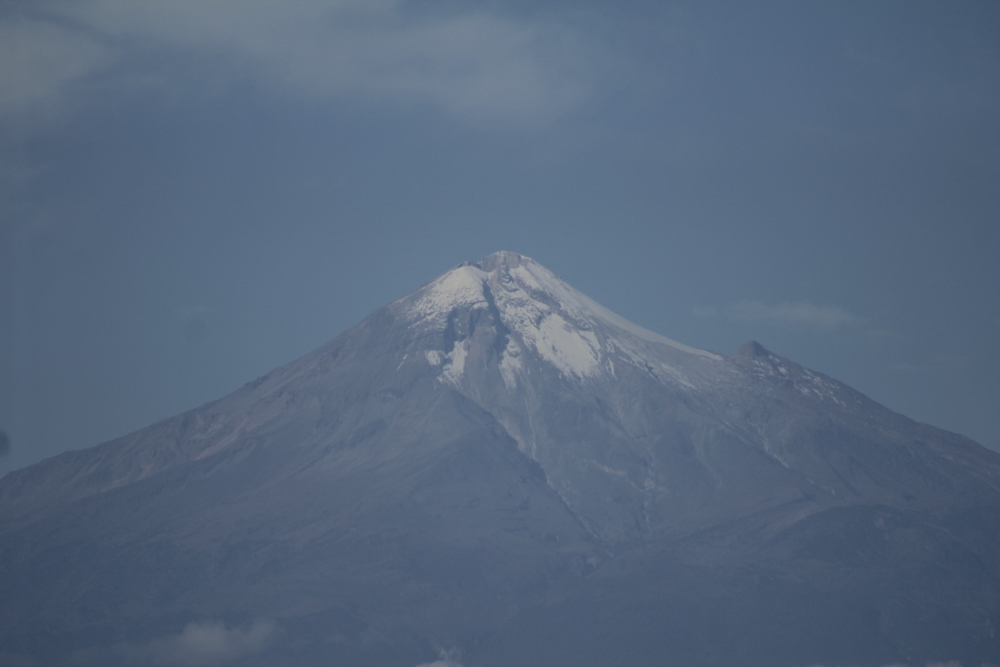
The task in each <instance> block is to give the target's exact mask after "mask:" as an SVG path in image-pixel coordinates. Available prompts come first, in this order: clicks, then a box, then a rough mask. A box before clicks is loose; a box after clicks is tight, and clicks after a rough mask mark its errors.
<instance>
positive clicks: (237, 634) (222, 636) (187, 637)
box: [115, 621, 276, 667]
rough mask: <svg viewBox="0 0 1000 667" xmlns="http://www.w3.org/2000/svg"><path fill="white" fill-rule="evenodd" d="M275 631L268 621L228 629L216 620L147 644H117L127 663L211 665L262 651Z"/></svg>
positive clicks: (169, 666) (180, 666) (185, 666)
mask: <svg viewBox="0 0 1000 667" xmlns="http://www.w3.org/2000/svg"><path fill="white" fill-rule="evenodd" d="M275 634H276V630H275V626H274V624H273V623H270V622H268V621H257V622H256V623H254V624H253V625H251V626H250V627H248V628H238V627H237V628H228V627H226V626H225V625H224V624H222V623H219V622H213V621H207V622H202V623H188V624H187V625H186V626H184V629H183V630H181V632H180V633H179V634H176V635H167V636H165V637H160V638H158V639H154V640H153V641H151V642H149V643H148V644H141V645H136V644H120V645H118V646H117V647H116V649H115V653H117V654H118V656H119V657H120V658H122V659H123V660H124V661H125V662H126V663H127V664H137V665H155V666H156V667H211V666H214V665H223V664H226V663H228V662H232V661H233V660H236V659H239V658H245V657H246V656H249V655H253V654H255V653H259V652H260V651H262V650H263V649H264V648H265V647H266V646H267V645H268V644H269V643H270V642H271V641H272V640H273V639H274V636H275Z"/></svg>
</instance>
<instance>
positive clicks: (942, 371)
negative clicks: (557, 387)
mask: <svg viewBox="0 0 1000 667" xmlns="http://www.w3.org/2000/svg"><path fill="white" fill-rule="evenodd" d="M998 118H1000V7H998V6H996V5H994V4H992V3H977V2H949V3H944V2H938V3H930V2H880V3H869V2H814V3H801V2H754V3H721V2H663V3H641V2H621V3H613V4H612V3H606V2H579V1H575V2H548V3H526V2H517V1H502V0H498V1H491V2H480V3H475V4H473V5H471V6H470V5H468V4H466V3H456V2H448V1H446V0H442V1H439V2H423V3H414V2H399V1H395V0H379V1H377V2H376V1H371V0H367V1H364V2H362V1H357V2H354V1H351V0H337V1H332V2H316V1H306V0H291V1H286V2H282V3H269V2H237V1H226V0H214V1H205V2H198V3H176V2H170V1H168V0H144V2H141V3H137V2H132V1H130V0H93V1H91V0H83V1H79V2H68V1H58V0H51V1H49V0H36V1H31V2H20V1H17V0H13V1H8V2H6V3H4V5H3V7H2V8H0V216H2V217H0V454H2V453H4V451H5V450H6V451H7V455H6V456H5V457H4V458H3V459H0V472H5V471H7V470H11V469H14V468H19V467H22V466H24V465H28V464H30V463H32V462H35V461H37V460H40V459H42V458H44V457H47V456H50V455H52V454H55V453H57V452H59V451H62V450H66V449H77V448H81V447H86V446H90V445H93V444H97V443H98V442H101V441H104V440H108V439H111V438H113V437H117V436H120V435H123V434H125V433H127V432H129V431H132V430H135V429H138V428H141V427H143V426H146V425H148V424H150V423H152V422H154V421H156V420H159V419H162V418H165V417H168V416H170V415H173V414H176V413H178V412H180V411H182V410H185V409H188V408H191V407H195V406H197V405H200V404H202V403H204V402H206V401H209V400H212V399H215V398H218V397H220V396H222V395H223V394H226V393H228V392H229V391H232V390H233V389H235V388H237V387H239V386H240V385H242V384H243V383H245V382H248V381H251V380H253V379H254V378H255V377H257V376H259V375H262V374H263V373H265V372H267V371H268V370H270V369H272V368H274V367H275V366H278V365H280V364H283V363H285V362H288V361H290V360H292V359H294V358H296V357H298V356H300V355H302V354H304V353H306V352H308V351H310V350H312V349H313V348H315V347H317V346H318V345H320V344H322V343H323V342H325V341H327V340H328V339H330V338H332V337H333V336H335V335H336V334H338V333H340V332H342V331H344V330H345V329H347V328H349V327H350V326H352V325H353V324H355V323H356V322H357V321H359V320H360V319H361V318H362V317H363V316H364V315H366V314H367V313H369V312H371V311H372V310H374V309H376V308H378V307H379V306H381V305H384V304H385V303H388V302H389V301H392V300H393V299H396V298H398V297H400V296H402V295H403V294H405V293H407V292H409V291H410V290H412V289H415V288H416V287H418V286H419V285H421V284H422V283H424V282H425V281H427V280H429V279H431V278H433V277H434V276H436V275H438V274H440V273H442V272H443V271H445V270H447V269H448V268H450V267H451V266H453V265H455V264H457V263H459V262H461V261H464V260H476V259H479V258H481V257H483V256H484V255H486V254H488V253H490V252H493V251H495V250H500V249H506V250H511V251H515V252H519V253H524V254H526V255H529V256H531V257H534V258H535V259H537V260H538V261H539V262H541V263H543V264H544V265H545V266H547V267H548V268H550V269H552V270H553V271H556V272H557V273H559V274H560V275H561V276H562V277H563V278H564V279H565V280H566V281H567V282H569V283H571V284H572V285H574V286H575V287H577V288H579V289H580V290H581V291H582V292H584V293H586V294H588V295H589V296H591V297H593V298H594V299H595V300H597V301H599V302H600V303H602V304H604V305H606V306H608V307H610V308H612V309H613V310H615V311H617V312H618V313H620V314H621V315H623V316H624V317H626V318H628V319H630V320H632V321H634V322H636V323H638V324H640V325H642V326H644V327H646V328H648V329H651V330H653V331H656V332H658V333H661V334H663V335H665V336H668V337H670V338H673V339H675V340H678V341H681V342H683V343H685V344H688V345H692V346H695V347H699V348H708V349H711V350H714V351H717V352H720V353H725V354H729V353H732V352H733V351H734V350H735V349H736V348H737V347H739V346H740V345H741V344H743V343H745V342H746V341H748V340H750V339H756V340H759V341H761V342H762V343H763V344H764V345H765V346H766V347H767V348H769V349H771V350H773V351H775V352H776V353H778V354H780V355H782V356H785V357H789V358H791V359H794V360H796V361H798V362H800V363H802V364H804V365H805V366H808V367H811V368H814V369H817V370H820V371H822V372H824V373H826V374H828V375H830V376H833V377H835V378H837V379H839V380H842V381H844V382H846V383H847V384H849V385H851V386H853V387H855V388H856V389H858V390H860V391H862V392H864V393H865V394H867V395H869V396H870V397H872V398H873V399H875V400H877V401H879V402H881V403H883V404H885V405H886V406H888V407H890V408H892V409H893V410H896V411H899V412H902V413H904V414H906V415H908V416H910V417H913V418H915V419H917V420H919V421H923V422H928V423H931V424H934V425H935V426H939V427H941V428H945V429H948V430H952V431H956V432H959V433H962V434H964V435H967V436H970V437H972V438H974V439H976V440H978V441H979V442H981V443H982V444H984V445H986V446H988V447H992V448H994V449H1000V411H998V410H997V409H996V403H997V397H998V396H1000V354H998V352H997V350H998V343H1000V301H998V298H997V295H998V294H1000V270H998V269H997V257H998V256H1000V224H998V221H1000V189H998V188H997V183H1000V150H998V149H1000V123H998Z"/></svg>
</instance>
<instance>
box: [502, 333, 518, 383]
mask: <svg viewBox="0 0 1000 667" xmlns="http://www.w3.org/2000/svg"><path fill="white" fill-rule="evenodd" d="M523 370H524V362H523V361H522V360H521V348H520V347H519V346H518V344H517V343H515V342H514V341H513V340H508V341H507V347H506V348H505V349H504V351H503V357H501V359H500V375H501V376H503V383H504V385H506V386H507V388H508V389H514V388H516V387H517V376H518V375H519V374H520V373H521V371H523Z"/></svg>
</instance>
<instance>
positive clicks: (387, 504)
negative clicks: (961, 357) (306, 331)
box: [0, 252, 1000, 667]
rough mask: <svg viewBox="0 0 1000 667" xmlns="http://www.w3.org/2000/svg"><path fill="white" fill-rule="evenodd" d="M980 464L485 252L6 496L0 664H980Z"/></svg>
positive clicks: (794, 369)
mask: <svg viewBox="0 0 1000 667" xmlns="http://www.w3.org/2000/svg"><path fill="white" fill-rule="evenodd" d="M998 627H1000V455H997V454H996V453H993V452H990V451H988V450H986V449H984V448H983V447H981V446H979V445H977V444H976V443H974V442H972V441H970V440H968V439H966V438H964V437H962V436H959V435H955V434H951V433H947V432H944V431H941V430H938V429H935V428H933V427H930V426H927V425H924V424H919V423H916V422H914V421H912V420H910V419H907V418H906V417H903V416H901V415H898V414H896V413H893V412H891V411H890V410H888V409H886V408H884V407H882V406H880V405H879V404H877V403H875V402H874V401H872V400H870V399H869V398H867V397H865V396H863V395H862V394H860V393H858V392H856V391H854V390H852V389H851V388H850V387H847V386H846V385H844V384H842V383H840V382H838V381H836V380H834V379H832V378H830V377H827V376H825V375H823V374H822V373H818V372H816V371H811V370H809V369H807V368H804V367H802V366H800V365H799V364H796V363H794V362H792V361H790V360H788V359H785V358H783V357H781V356H778V355H776V354H774V353H772V352H769V351H768V350H766V349H764V348H763V347H762V346H761V345H759V344H758V343H755V342H750V343H747V344H746V345H744V346H743V347H741V348H740V349H739V350H738V351H736V353H734V354H732V355H730V356H723V355H719V354H715V353H713V352H708V351H705V350H700V349H696V348H692V347H688V346H686V345H682V344H680V343H677V342H675V341H672V340H669V339H667V338H664V337H662V336H659V335H657V334H655V333H652V332H650V331H647V330H645V329H642V328H641V327H638V326H636V325H634V324H632V323H630V322H628V321H626V320H624V319H623V318H621V317H619V316H617V315H615V314H614V313H612V312H611V311H609V310H607V309H605V308H603V307H602V306H600V305H598V304H597V303H595V302H593V301H592V300H590V299H589V298H587V297H586V296H584V295H582V294H580V293H579V292H577V291H575V290H574V289H572V288H571V287H569V286H568V285H566V284H565V283H563V282H562V281H561V280H560V279H559V278H557V277H556V276H555V275H553V274H552V273H551V272H549V271H548V270H547V269H545V268H544V267H542V266H540V265H539V264H537V263H536V262H534V261H532V260H530V259H528V258H526V257H522V256H520V255H516V254H512V253H503V252H501V253H496V254H493V255H490V256H488V257H486V258H484V259H483V260H481V261H480V262H478V263H466V264H462V265H460V266H458V267H456V268H454V269H452V270H451V271H449V272H447V273H445V274H444V275H442V276H441V277H439V278H437V279H436V280H434V281H432V282H430V283H428V284H426V285H424V286H423V287H421V288H420V289H418V290H416V291H414V292H412V293H411V294H408V295H407V296H405V297H403V298H402V299H400V300H398V301H395V302H393V303H391V304H389V305H388V306H385V307H384V308H381V309H379V310H377V311H376V312H374V313H373V314H371V315H370V316H368V317H367V318H366V319H364V320H363V321H362V322H361V323H360V324H358V325H357V326H356V327H354V328H353V329H351V330H349V331H347V332H345V333H343V334H342V335H340V336H339V337H337V338H335V339H334V340H332V341H331V342H329V343H328V344H326V345H324V346H323V347H321V348H319V349H318V350H316V351H314V352H312V353H310V354H308V355H306V356H304V357H302V358H300V359H298V360H297V361H294V362H292V363H290V364H288V365H286V366H283V367H281V368H278V369H276V370H274V371H272V372H271V373H268V374H267V375H265V376H263V377H261V378H259V379H257V380H255V381H254V382H251V383H249V384H247V385H246V386H244V387H242V388H241V389H239V390H237V391H236V392H234V393H232V394H230V395H229V396H226V397H224V398H222V399H220V400H217V401H215V402H212V403H209V404H207V405H205V406H202V407H200V408H197V409H194V410H191V411H189V412H187V413H184V414H181V415H178V416H176V417H173V418H170V419H167V420H164V421H162V422H159V423H157V424H154V425H152V426H149V427H148V428H145V429H143V430H141V431H138V432H136V433H133V434H130V435H127V436H125V437H123V438H120V439H118V440H114V441H111V442H108V443H104V444H101V445H98V446H96V447H92V448H89V449H84V450H79V451H74V452H69V453H65V454H62V455H59V456H56V457H54V458H51V459H49V460H47V461H43V462H41V463H39V464H36V465H33V466H30V467H28V468H25V469H22V470H19V471H15V472H13V473H10V474H8V475H7V476H6V477H4V478H3V479H2V480H0V665H3V664H9V665H46V666H48V665H132V664H136V665H178V666H179V665H223V664H226V665H251V666H253V665H285V664H287V665H304V666H311V665H324V666H325V665H347V666H362V667H363V666H369V665H371V666H373V667H374V666H379V667H416V666H418V665H435V667H456V666H458V665H461V666H463V667H501V666H505V667H509V666H510V665H518V666H522V667H531V666H535V665H538V666H543V665H544V666H547V667H551V666H561V665H567V666H579V667H586V666H590V665H593V666H598V665H601V666H605V665H685V666H698V665H705V666H708V665H746V666H758V665H759V666H761V667H763V666H767V667H775V666H781V665H787V666H789V667H794V666H804V665H819V664H822V665H830V666H832V665H848V664H850V665H860V666H866V665H872V666H875V665H888V664H897V665H899V664H907V665H925V664H928V663H934V662H945V661H960V662H961V663H962V664H965V665H980V664H988V663H1000V638H998V637H997V632H996V631H997V628H998Z"/></svg>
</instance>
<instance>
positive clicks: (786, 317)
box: [694, 299, 868, 332]
mask: <svg viewBox="0 0 1000 667" xmlns="http://www.w3.org/2000/svg"><path fill="white" fill-rule="evenodd" d="M694 314H695V315H696V316H698V317H709V318H711V317H723V318H725V319H729V320H735V321H738V322H755V323H763V324H769V325H773V326H777V327H782V328H808V329H814V330H817V331H821V332H828V331H833V330H837V329H862V328H867V327H868V323H867V322H866V320H864V319H862V318H860V317H858V316H857V315H855V314H853V313H852V312H850V311H849V310H847V309H846V308H842V307H840V306H817V305H815V304H813V303H810V302H809V301H795V302H791V303H789V302H786V303H779V304H776V305H769V304H766V303H763V302H761V301H757V300H753V299H744V300H743V301H740V302H739V303H736V304H733V305H731V306H729V307H727V308H723V309H721V310H720V309H717V308H715V307H713V306H701V307H698V308H695V309H694Z"/></svg>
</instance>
